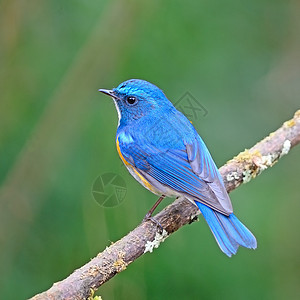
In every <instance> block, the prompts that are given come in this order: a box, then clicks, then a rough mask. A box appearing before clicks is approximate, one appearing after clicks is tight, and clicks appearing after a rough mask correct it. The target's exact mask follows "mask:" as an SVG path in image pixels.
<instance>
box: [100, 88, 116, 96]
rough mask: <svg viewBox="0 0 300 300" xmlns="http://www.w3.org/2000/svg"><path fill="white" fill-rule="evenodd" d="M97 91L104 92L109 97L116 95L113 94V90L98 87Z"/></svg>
mask: <svg viewBox="0 0 300 300" xmlns="http://www.w3.org/2000/svg"><path fill="white" fill-rule="evenodd" d="M98 91H99V92H101V93H103V94H105V95H108V96H110V97H113V98H116V95H115V93H114V91H113V90H105V89H99V90H98Z"/></svg>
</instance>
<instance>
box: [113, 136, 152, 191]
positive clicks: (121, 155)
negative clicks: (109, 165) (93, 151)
mask: <svg viewBox="0 0 300 300" xmlns="http://www.w3.org/2000/svg"><path fill="white" fill-rule="evenodd" d="M116 144H117V151H118V153H119V156H120V158H121V159H122V161H123V163H124V164H125V166H126V167H127V168H130V169H131V170H132V171H133V172H134V173H135V174H136V175H137V177H138V178H139V179H140V183H142V184H143V185H144V186H145V187H146V188H147V189H148V190H150V191H151V192H154V188H153V187H152V185H151V184H150V183H149V182H148V181H147V180H146V179H145V178H144V177H143V176H142V175H141V174H140V173H139V172H138V171H137V170H136V169H135V168H134V167H133V166H132V165H131V164H130V163H129V162H127V160H126V159H125V158H124V156H123V154H122V152H121V149H120V145H119V138H118V137H117V140H116ZM136 179H137V178H136Z"/></svg>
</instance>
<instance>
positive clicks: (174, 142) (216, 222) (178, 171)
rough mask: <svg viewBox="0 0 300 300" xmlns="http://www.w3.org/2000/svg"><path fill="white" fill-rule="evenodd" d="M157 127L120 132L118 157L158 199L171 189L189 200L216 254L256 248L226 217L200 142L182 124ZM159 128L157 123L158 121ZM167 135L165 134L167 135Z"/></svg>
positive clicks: (223, 196)
mask: <svg viewBox="0 0 300 300" xmlns="http://www.w3.org/2000/svg"><path fill="white" fill-rule="evenodd" d="M180 121H181V119H180V118H179V119H178V118H177V119H176V124H177V126H180V130H176V125H174V124H175V123H172V125H171V126H170V122H166V123H165V124H164V123H163V124H159V125H160V126H159V128H158V129H159V130H160V133H159V134H158V133H157V132H156V131H155V129H154V128H152V130H151V131H148V132H147V131H146V132H145V131H143V130H141V131H136V130H132V131H131V130H130V128H129V129H127V130H126V129H123V130H120V131H119V132H118V136H117V139H118V145H119V147H120V152H121V153H122V156H123V158H124V159H125V160H126V162H127V163H129V164H130V165H131V166H132V167H133V168H134V169H135V170H136V171H137V172H138V173H139V174H140V175H141V176H142V177H143V178H144V179H145V180H146V181H147V182H149V183H150V184H151V186H154V187H155V189H156V190H158V191H161V194H166V195H168V190H169V189H171V190H172V191H175V192H176V193H178V194H179V195H185V196H186V197H187V198H188V199H190V200H192V201H195V203H196V205H197V206H198V208H199V209H200V211H201V212H202V214H203V216H204V218H205V220H206V222H207V223H208V225H209V227H210V229H211V231H212V233H213V235H214V237H215V239H216V241H217V242H218V245H219V247H220V248H221V250H222V251H223V252H224V253H225V254H226V255H228V256H231V255H232V254H235V253H236V251H237V249H238V247H239V245H241V246H243V247H247V248H253V249H254V248H256V239H255V237H254V236H253V234H252V233H251V232H250V231H249V230H248V229H247V228H246V227H245V226H244V225H243V224H242V223H241V222H240V221H239V220H238V219H237V218H236V216H235V215H234V214H233V213H232V205H231V202H230V199H229V196H228V194H227V191H226V190H225V187H224V184H223V180H222V178H221V175H220V173H219V171H218V169H217V167H216V165H215V163H214V161H213V159H212V157H211V155H210V153H209V151H208V149H207V147H206V146H205V144H204V142H203V141H202V139H201V137H200V136H199V135H198V133H197V132H196V130H195V129H194V128H193V127H192V125H191V124H190V123H189V122H188V121H187V122H188V123H187V122H185V121H183V122H180ZM160 123H162V122H160ZM170 134H171V135H170Z"/></svg>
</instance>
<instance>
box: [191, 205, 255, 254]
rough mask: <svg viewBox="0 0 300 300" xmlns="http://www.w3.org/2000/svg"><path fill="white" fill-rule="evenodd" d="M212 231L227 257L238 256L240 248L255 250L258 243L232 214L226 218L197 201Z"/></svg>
mask: <svg viewBox="0 0 300 300" xmlns="http://www.w3.org/2000/svg"><path fill="white" fill-rule="evenodd" d="M195 203H196V204H197V206H198V207H199V209H200V211H201V213H202V215H203V217H204V219H205V220H206V222H207V224H208V226H209V228H210V230H211V231H212V233H213V235H214V237H215V239H216V241H217V243H218V245H219V247H220V249H221V250H222V251H223V252H224V253H225V254H226V255H227V256H229V257H230V256H231V255H232V254H236V252H237V249H238V247H239V246H243V247H245V248H251V249H255V248H256V247H257V242H256V239H255V237H254V235H253V234H252V233H251V232H250V230H249V229H248V228H247V227H246V226H245V225H243V224H242V223H241V222H240V220H239V219H238V218H237V217H236V216H235V215H234V214H233V213H232V214H230V215H229V216H225V215H223V214H221V213H219V212H217V211H215V210H213V209H211V208H210V207H208V206H206V205H204V204H202V203H200V202H198V201H195Z"/></svg>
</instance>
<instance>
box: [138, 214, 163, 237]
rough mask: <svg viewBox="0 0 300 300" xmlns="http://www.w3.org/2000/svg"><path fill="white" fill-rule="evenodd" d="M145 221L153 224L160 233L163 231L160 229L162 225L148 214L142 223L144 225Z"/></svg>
mask: <svg viewBox="0 0 300 300" xmlns="http://www.w3.org/2000/svg"><path fill="white" fill-rule="evenodd" d="M147 221H152V223H154V224H155V225H156V226H157V227H158V228H159V229H160V233H162V232H163V231H164V228H163V227H162V225H161V224H160V223H159V222H158V221H157V220H156V219H154V218H153V217H152V216H151V215H150V214H149V213H147V214H146V215H145V217H144V219H143V221H142V222H143V223H144V222H147Z"/></svg>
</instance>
